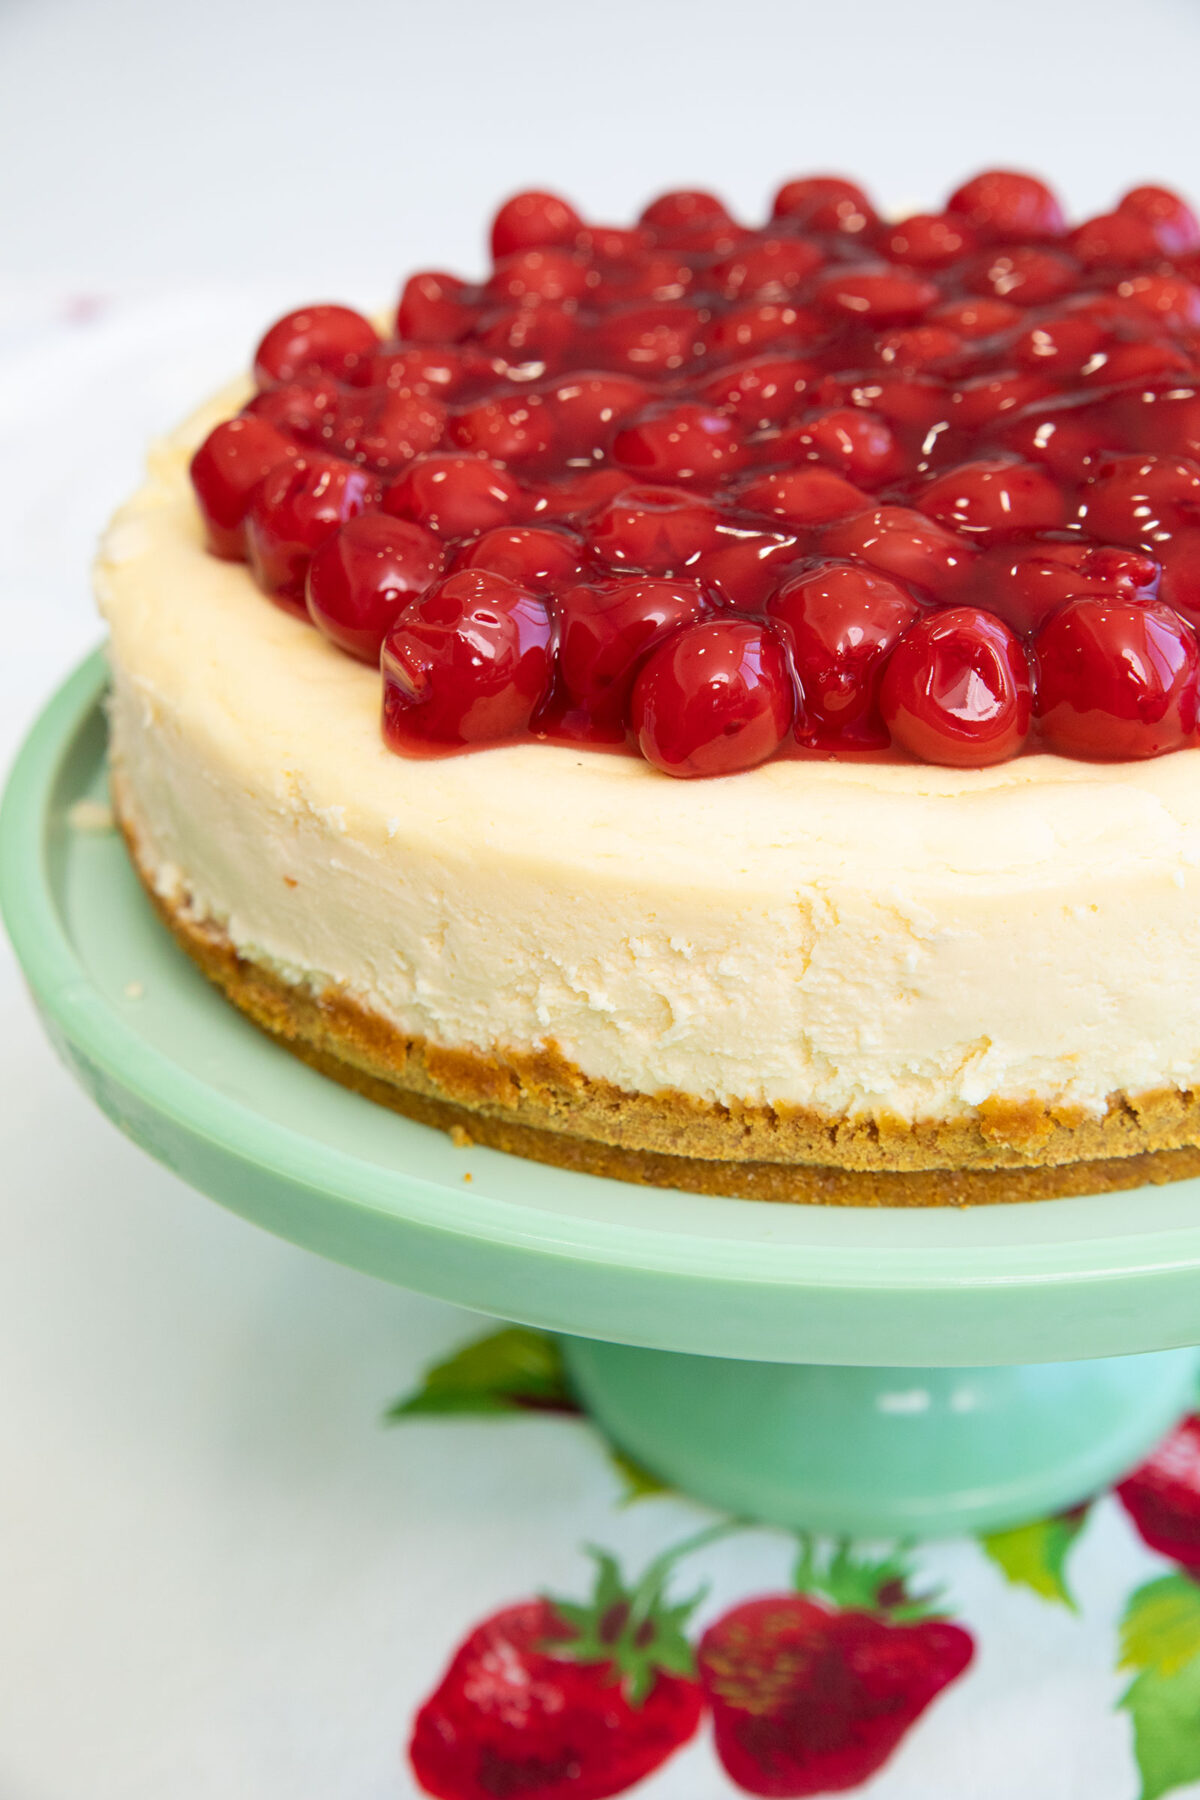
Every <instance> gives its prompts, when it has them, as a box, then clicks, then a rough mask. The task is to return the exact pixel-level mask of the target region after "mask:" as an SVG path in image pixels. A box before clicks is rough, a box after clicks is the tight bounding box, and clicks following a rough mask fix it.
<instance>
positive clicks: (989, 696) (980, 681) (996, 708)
mask: <svg viewBox="0 0 1200 1800" xmlns="http://www.w3.org/2000/svg"><path fill="white" fill-rule="evenodd" d="M879 707H880V711H881V713H882V715H883V720H884V723H885V724H886V726H887V728H888V730H889V731H890V732H891V735H892V740H893V742H894V743H896V744H898V745H899V746H900V747H901V749H904V750H907V751H908V752H909V754H910V756H917V757H920V758H921V759H922V760H923V761H925V762H938V763H947V764H949V765H950V766H951V767H952V768H960V769H974V768H984V767H986V766H987V765H988V764H989V763H997V762H1004V761H1006V760H1007V758H1008V757H1010V756H1015V755H1016V754H1017V752H1018V751H1019V750H1020V748H1021V746H1022V744H1023V743H1024V741H1025V738H1026V735H1027V734H1028V731H1029V723H1030V715H1031V700H1030V687H1029V664H1028V660H1027V658H1026V655H1025V651H1024V648H1023V647H1022V644H1021V641H1020V639H1019V638H1018V637H1017V636H1016V635H1015V634H1014V633H1013V632H1012V631H1010V630H1009V628H1008V626H1007V625H1005V624H1004V623H1003V622H1002V621H1001V620H1000V619H997V618H996V617H995V616H994V615H993V614H992V613H988V612H983V611H982V610H981V609H980V608H979V607H975V606H954V607H949V608H947V609H946V610H945V611H944V612H936V613H928V614H926V615H925V617H924V618H921V619H918V620H917V621H916V623H915V624H913V625H910V626H909V628H908V630H907V631H906V632H905V633H904V636H903V637H902V638H901V639H900V641H899V643H898V644H897V645H896V647H895V649H894V650H893V651H892V653H891V656H890V657H889V658H888V663H887V668H886V669H885V671H884V675H883V683H882V686H881V688H880V693H879Z"/></svg>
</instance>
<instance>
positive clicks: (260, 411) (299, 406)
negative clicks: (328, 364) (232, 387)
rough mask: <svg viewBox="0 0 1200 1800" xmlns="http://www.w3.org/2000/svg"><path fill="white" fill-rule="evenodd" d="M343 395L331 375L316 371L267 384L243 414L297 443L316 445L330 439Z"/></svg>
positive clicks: (245, 407) (246, 406) (248, 404)
mask: <svg viewBox="0 0 1200 1800" xmlns="http://www.w3.org/2000/svg"><path fill="white" fill-rule="evenodd" d="M342 397H343V390H342V389H341V388H340V387H339V386H338V384H337V382H336V381H335V380H334V379H333V377H332V375H322V374H321V373H320V372H319V371H314V372H312V373H310V374H308V375H306V376H303V377H301V379H300V380H298V381H287V382H284V383H283V384H282V385H281V386H279V387H274V388H264V389H263V391H262V392H261V393H259V394H255V395H254V397H253V399H252V400H248V401H247V402H246V404H245V406H244V407H243V408H242V414H243V417H245V418H252V419H261V420H262V421H263V423H264V424H266V425H273V426H274V427H275V429H276V431H281V432H282V433H283V435H284V436H285V437H287V438H290V439H291V440H292V441H293V442H294V443H297V444H305V445H308V446H310V447H311V448H313V449H316V448H319V447H320V446H322V445H324V444H325V443H327V441H328V438H329V433H330V430H331V429H332V426H333V420H334V416H335V414H336V412H337V409H338V406H339V405H340V404H341V401H342Z"/></svg>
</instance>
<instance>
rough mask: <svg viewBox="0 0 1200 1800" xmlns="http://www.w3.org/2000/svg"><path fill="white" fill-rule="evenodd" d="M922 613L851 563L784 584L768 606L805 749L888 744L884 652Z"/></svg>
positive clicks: (898, 590) (824, 566) (904, 595)
mask: <svg viewBox="0 0 1200 1800" xmlns="http://www.w3.org/2000/svg"><path fill="white" fill-rule="evenodd" d="M921 611H922V608H921V607H920V606H919V605H918V603H917V601H916V600H915V599H914V598H913V596H912V594H911V593H910V592H909V591H908V589H907V588H903V587H901V586H900V584H899V582H896V581H891V580H889V578H888V577H887V576H886V575H876V574H874V573H873V572H872V571H871V570H870V569H863V568H856V567H855V565H854V564H853V563H838V562H829V563H821V564H820V565H819V566H818V567H817V568H815V569H810V570H808V571H806V572H805V573H804V574H801V575H794V576H793V577H792V579H791V580H790V581H785V582H784V583H783V586H782V587H781V588H779V590H778V592H777V593H775V594H774V595H773V596H772V598H771V599H770V600H769V602H768V603H767V612H768V614H769V616H770V617H771V618H773V619H774V620H776V621H777V623H778V624H779V625H780V627H781V628H782V630H783V632H784V635H785V637H786V638H787V641H788V643H789V646H790V648H791V653H792V663H793V666H794V668H795V670H796V674H797V675H798V676H799V679H800V691H801V693H802V694H803V695H804V718H803V720H802V723H801V724H800V725H799V726H798V727H797V736H799V737H800V738H801V740H802V741H803V742H804V743H809V744H819V745H828V746H832V747H835V748H836V747H838V746H844V747H847V748H855V749H881V748H883V747H884V746H885V745H886V744H887V741H888V734H887V729H886V727H885V726H884V723H883V719H882V717H881V715H880V712H879V684H880V681H881V680H882V677H883V670H884V665H885V661H886V658H887V654H888V652H889V651H890V650H891V649H892V647H893V645H895V644H896V643H897V641H898V640H899V638H900V634H901V633H902V632H903V631H904V630H905V629H906V628H907V627H908V626H909V625H911V624H912V623H913V621H914V620H915V619H917V618H918V617H919V616H920V614H921Z"/></svg>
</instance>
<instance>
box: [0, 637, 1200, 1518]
mask: <svg viewBox="0 0 1200 1800" xmlns="http://www.w3.org/2000/svg"><path fill="white" fill-rule="evenodd" d="M104 684H105V671H104V665H103V662H102V659H101V658H100V657H99V656H97V657H93V658H92V659H90V660H89V661H88V662H87V663H86V664H84V665H83V667H81V668H80V669H79V670H78V671H77V672H76V673H75V674H74V675H73V676H72V677H71V679H70V680H69V681H68V682H67V683H66V684H65V686H64V687H63V688H62V689H61V691H60V692H59V693H58V694H57V695H56V697H55V698H54V699H53V700H52V701H51V703H50V705H49V706H48V707H47V709H46V711H45V713H44V714H43V716H42V718H41V720H40V721H39V723H38V725H37V726H36V727H35V729H34V731H33V733H32V734H31V736H30V738H29V740H28V742H27V744H26V746H25V748H24V750H23V752H22V754H21V757H20V759H19V761H18V763H17V766H16V768H15V770H14V772H13V775H12V779H11V782H10V784H9V788H8V792H7V795H6V797H5V802H4V807H3V813H2V816H0V903H2V905H3V910H4V915H5V918H6V921H7V923H8V927H9V930H10V932H11V935H12V938H13V942H14V944H15V946H16V950H17V954H18V956H19V958H20V960H21V963H22V965H23V967H24V970H25V974H26V977H27V979H28V981H29V984H30V987H31V989H32V991H33V994H34V997H35V1000H36V1002H37V1004H38V1007H39V1009H40V1011H41V1014H42V1017H43V1019H44V1021H45V1024H46V1028H47V1030H48V1031H49V1033H50V1035H51V1037H52V1039H53V1041H54V1043H55V1045H56V1047H57V1048H58V1050H59V1053H60V1054H61V1055H62V1057H63V1059H64V1060H65V1061H66V1063H67V1064H68V1066H69V1067H70V1068H71V1069H72V1070H73V1071H74V1073H75V1074H76V1075H77V1077H78V1078H79V1080H80V1081H81V1082H82V1084H83V1086H84V1087H85V1088H86V1089H87V1091H88V1092H89V1093H90V1094H91V1095H92V1097H93V1098H94V1099H95V1100H96V1101H97V1102H98V1104H99V1105H100V1106H101V1107H102V1108H103V1109H104V1111H105V1112H106V1113H107V1114H108V1115H109V1117H110V1118H111V1119H113V1120H114V1121H115V1122H116V1123H117V1125H119V1126H120V1127H121V1129H122V1130H123V1131H125V1132H127V1133H128V1134H129V1136H130V1137H132V1138H133V1139H134V1140H135V1142H137V1143H138V1144H140V1145H142V1147H143V1148H144V1149H146V1150H148V1151H149V1152H150V1154H151V1155H153V1156H156V1157H157V1158H158V1159H159V1160H160V1161H161V1162H163V1163H165V1164H166V1165H167V1166H168V1167H169V1168H171V1169H173V1170H174V1171H175V1172H176V1173H177V1174H178V1175H180V1176H181V1177H182V1178H183V1179H184V1180H185V1181H188V1182H191V1183H192V1185H193V1186H195V1187H197V1188H199V1189H200V1190H201V1191H202V1192H204V1193H206V1194H210V1195H211V1196H212V1197H213V1198H214V1199H216V1200H219V1201H221V1202H222V1203H223V1204H224V1205H226V1206H228V1207H231V1208H232V1209H233V1210H234V1211H236V1212H238V1213H240V1214H242V1215H243V1216H244V1217H246V1218H248V1219H252V1220H253V1221H255V1222H256V1223H257V1224H259V1225H262V1226H264V1227H265V1228H266V1229H267V1230H270V1231H274V1232H277V1233H278V1234H279V1235H280V1236H282V1237H285V1238H288V1239H290V1240H291V1241H292V1242H293V1243H297V1244H301V1245H304V1246H305V1247H306V1248H308V1249H310V1250H313V1251H315V1252H317V1253H318V1254H319V1255H323V1256H328V1257H332V1258H334V1259H335V1260H337V1261H339V1262H342V1263H346V1264H348V1265H350V1266H351V1267H354V1268H357V1269H360V1270H363V1271H365V1272H367V1273H369V1274H372V1275H376V1276H378V1277H380V1278H382V1279H384V1280H387V1281H393V1282H396V1283H398V1284H400V1285H401V1286H405V1287H410V1288H415V1289H417V1290H419V1291H421V1292H423V1293H428V1294H433V1295H437V1296H439V1297H441V1298H444V1299H447V1300H452V1301H455V1302H457V1303H459V1304H460V1305H463V1306H466V1307H470V1308H474V1309H476V1310H478V1311H480V1312H486V1313H490V1314H495V1315H500V1316H503V1317H507V1318H510V1319H515V1320H519V1321H521V1322H522V1323H525V1324H530V1325H537V1326H541V1327H543V1328H545V1329H548V1330H551V1331H555V1332H558V1333H560V1334H562V1335H563V1341H564V1350H565V1354H566V1360H567V1364H568V1367H569V1370H570V1372H571V1376H572V1378H573V1381H574V1383H575V1385H576V1387H577V1389H578V1392H579V1394H580V1396H581V1398H582V1400H583V1402H584V1403H585V1405H586V1406H587V1407H588V1408H589V1410H590V1411H591V1412H592V1413H593V1414H594V1416H595V1418H596V1419H597V1420H598V1422H599V1423H600V1425H601V1426H602V1428H603V1429H604V1430H605V1431H607V1432H608V1433H609V1434H610V1435H611V1436H612V1437H613V1439H614V1440H615V1441H616V1442H617V1443H618V1444H620V1445H621V1446H622V1447H623V1448H625V1449H627V1450H628V1451H629V1452H630V1453H631V1454H632V1455H633V1456H635V1457H636V1458H637V1459H638V1460H639V1461H640V1462H643V1463H644V1464H646V1465H647V1466H648V1467H649V1468H651V1469H653V1470H654V1471H655V1472H656V1473H658V1474H661V1475H662V1476H664V1477H665V1478H666V1479H668V1480H670V1481H671V1482H673V1483H674V1484H675V1485H677V1486H679V1487H680V1488H682V1489H683V1490H684V1491H685V1492H688V1493H691V1494H693V1495H695V1496H696V1497H697V1498H699V1499H702V1500H705V1501H709V1502H711V1503H712V1504H714V1505H717V1506H719V1507H722V1508H725V1509H729V1510H732V1511H735V1512H737V1513H739V1514H744V1515H746V1516H749V1517H755V1518H760V1519H765V1520H770V1521H773V1522H775V1523H778V1524H783V1525H789V1526H805V1527H809V1528H812V1529H816V1530H823V1531H831V1532H837V1533H853V1534H860V1535H886V1536H893V1535H900V1536H916V1535H933V1534H937V1533H941V1532H949V1531H958V1530H971V1529H994V1528H999V1527H1003V1526H1005V1525H1011V1524H1015V1523H1018V1522H1019V1521H1021V1520H1022V1519H1025V1518H1029V1517H1032V1516H1034V1515H1037V1514H1040V1513H1045V1512H1047V1511H1049V1510H1053V1509H1055V1508H1059V1507H1066V1506H1069V1505H1072V1504H1073V1503H1075V1502H1077V1501H1080V1500H1083V1499H1085V1498H1086V1497H1087V1496H1088V1495H1089V1494H1090V1493H1093V1492H1095V1491H1096V1490H1098V1489H1100V1488H1102V1487H1103V1486H1105V1485H1106V1484H1107V1483H1108V1482H1110V1481H1111V1480H1113V1479H1114V1478H1115V1477H1117V1476H1119V1475H1120V1474H1122V1473H1123V1472H1124V1471H1125V1470H1127V1469H1128V1468H1130V1467H1132V1466H1133V1465H1134V1464H1135V1463H1136V1462H1137V1461H1138V1460H1139V1459H1140V1458H1141V1457H1142V1456H1143V1455H1144V1453H1145V1452H1146V1451H1147V1450H1148V1449H1149V1448H1150V1447H1151V1445H1152V1444H1153V1443H1154V1442H1155V1440H1156V1439H1157V1438H1158V1437H1159V1436H1160V1435H1161V1434H1162V1433H1163V1432H1164V1431H1165V1430H1167V1429H1168V1428H1169V1426H1170V1425H1171V1423H1172V1422H1173V1421H1174V1420H1175V1419H1176V1418H1177V1417H1178V1416H1179V1415H1180V1414H1182V1413H1183V1412H1184V1411H1186V1410H1187V1409H1188V1408H1189V1406H1190V1405H1191V1403H1192V1398H1193V1394H1194V1391H1195V1385H1196V1377H1197V1363H1198V1357H1200V1352H1197V1350H1195V1349H1193V1348H1192V1347H1191V1346H1192V1345H1193V1344H1194V1343H1195V1342H1196V1341H1197V1340H1200V1182H1197V1181H1183V1182H1176V1183H1172V1184H1170V1185H1169V1186H1165V1187H1147V1188H1142V1189H1139V1190H1137V1191H1134V1192H1126V1193H1119V1194H1104V1195H1097V1196H1094V1197H1085V1198H1080V1199H1069V1200H1053V1201H1042V1202H1040V1203H1036V1204H1021V1205H1012V1206H1004V1205H998V1206H991V1207H978V1208H974V1209H968V1210H960V1209H956V1208H937V1209H929V1210H921V1211H913V1212H902V1211H889V1210H877V1209H869V1208H843V1207H806V1206H779V1205H768V1204H764V1203H760V1202H754V1201H748V1200H722V1199H719V1198H714V1197H712V1196H703V1195H692V1194H681V1193H675V1192H672V1191H669V1190H663V1189H656V1188H640V1187H634V1186H632V1185H629V1184H626V1183H623V1182H615V1181H606V1180H600V1179H597V1178H595V1177H592V1176H585V1175H575V1174H571V1173H568V1172H565V1171H562V1170H558V1169H552V1168H545V1167H542V1166H540V1165H538V1164H535V1163H529V1162H524V1161H521V1160H519V1159H516V1158H513V1157H509V1156H504V1155H502V1154H500V1153H499V1152H497V1151H490V1150H484V1149H480V1148H477V1147H476V1148H469V1149H462V1148H459V1147H457V1146H455V1145H454V1144H452V1143H451V1142H450V1141H449V1139H448V1138H446V1137H445V1136H444V1135H443V1134H441V1133H440V1132H436V1131H431V1130H428V1129H426V1128H424V1127H422V1126H419V1125H415V1124H411V1123H409V1122H408V1121H407V1120H404V1119H401V1118H398V1117H396V1116H394V1115H393V1114H391V1113H388V1112H386V1111H385V1110H384V1109H382V1108H380V1107H376V1106H373V1105H372V1104H371V1103H370V1102H369V1101H366V1100H364V1099H362V1098H360V1097H359V1096H358V1095H357V1094H353V1093H350V1092H348V1091H347V1090H345V1089H343V1088H340V1087H338V1086H337V1085H336V1084H335V1083H333V1082H331V1081H328V1080H326V1079H324V1078H323V1077H321V1076H319V1075H317V1074H315V1073H313V1072H312V1071H311V1070H309V1069H307V1068H306V1067H304V1066H303V1065H302V1064H300V1063H298V1062H296V1061H295V1060H294V1059H293V1058H292V1057H291V1056H289V1055H288V1054H287V1052H286V1051H284V1050H282V1049H281V1048H279V1046H277V1045H276V1044H274V1043H272V1042H271V1041H270V1040H268V1039H267V1038H265V1037H264V1036H262V1035H261V1034H260V1033H259V1032H257V1031H256V1030H255V1029H254V1027H253V1026H251V1025H250V1024H248V1023H247V1022H246V1021H245V1020H243V1019H242V1018H241V1017H240V1016H239V1015H238V1014H237V1013H236V1012H235V1011H234V1010H233V1009H232V1008H231V1007H230V1006H229V1005H228V1004H227V1002H226V1001H225V1000H224V999H223V998H222V997H221V996H220V995H219V994H218V993H217V992H216V991H215V990H214V989H213V988H211V987H210V986H209V984H208V983H207V982H206V981H205V980H204V978H203V977H202V976H201V975H200V974H199V973H198V971H197V970H195V969H194V968H193V967H192V965H191V964H190V963H189V962H188V960H187V958H186V957H185V956H184V955H183V953H182V952H181V951H180V950H178V949H177V947H176V946H175V944H174V943H173V941H172V940H171V938H170V937H169V935H168V934H167V933H166V932H165V931H164V930H163V928H162V927H161V926H160V925H159V923H158V922H157V920H156V919H155V918H154V916H153V914H152V912H151V910H150V907H149V905H148V903H147V902H146V900H145V898H144V896H143V895H142V893H141V890H140V888H139V886H138V884H137V881H136V879H135V877H134V875H133V873H132V871H131V869H130V867H129V864H128V861H127V859H126V856H125V851H124V847H123V846H122V844H121V842H120V840H119V838H118V837H117V835H116V834H115V833H114V832H113V831H112V830H111V829H107V830H106V829H104V828H103V814H102V812H100V811H99V808H100V807H103V805H104V803H105V801H106V798H107V794H106V785H105V780H106V770H105V728H104V715H103V710H102V698H103V691H104ZM81 803H82V804H81Z"/></svg>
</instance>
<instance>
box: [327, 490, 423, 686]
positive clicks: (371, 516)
mask: <svg viewBox="0 0 1200 1800" xmlns="http://www.w3.org/2000/svg"><path fill="white" fill-rule="evenodd" d="M441 572H442V546H441V545H440V544H439V543H438V540H437V539H436V538H435V537H434V536H433V535H432V534H431V533H430V532H428V531H425V530H423V528H422V527H421V526H420V525H413V524H412V523H411V522H410V521H409V520H407V519H389V518H388V517H387V516H386V515H385V514H383V513H360V514H359V515H358V517H357V518H354V519H350V520H348V521H347V523H346V524H345V525H343V526H342V527H341V529H340V531H335V532H333V533H332V535H331V536H329V537H327V538H326V539H325V542H324V543H323V544H321V545H319V547H318V548H317V550H316V551H315V552H314V554H313V559H312V561H311V562H310V563H309V565H308V582H307V586H306V590H305V599H306V603H307V606H308V616H309V618H310V619H311V620H312V622H313V624H314V625H315V626H317V628H318V630H320V631H322V632H323V633H324V634H325V636H326V637H327V638H328V639H329V640H330V642H331V643H334V644H336V645H337V646H338V648H339V649H341V650H346V651H348V652H349V653H350V655H351V656H357V657H359V658H360V659H361V660H362V661H363V662H369V663H376V664H378V662H379V650H380V646H381V645H382V643H383V640H384V637H385V636H386V635H387V632H388V630H389V629H390V627H391V625H392V623H393V621H394V620H395V618H396V615H397V614H398V613H399V611H400V609H401V608H402V607H403V606H405V605H406V604H407V602H408V601H409V600H413V599H419V598H420V596H421V595H422V594H424V593H425V592H426V590H427V589H428V588H430V587H431V586H432V585H433V583H434V582H435V581H436V580H437V577H438V576H439V575H440V574H441Z"/></svg>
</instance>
